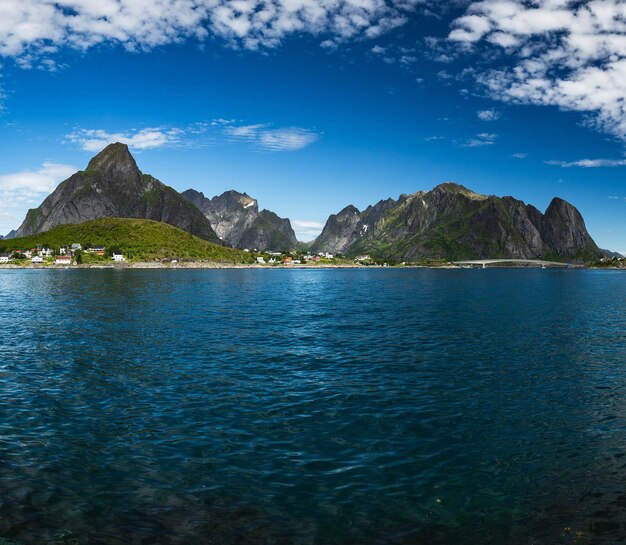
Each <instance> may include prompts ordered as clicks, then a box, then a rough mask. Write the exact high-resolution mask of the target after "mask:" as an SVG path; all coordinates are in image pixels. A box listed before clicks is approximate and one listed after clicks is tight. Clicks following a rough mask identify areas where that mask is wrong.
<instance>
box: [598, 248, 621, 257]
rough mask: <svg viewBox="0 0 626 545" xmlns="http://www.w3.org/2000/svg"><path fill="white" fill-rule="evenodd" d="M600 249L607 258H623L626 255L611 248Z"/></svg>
mask: <svg viewBox="0 0 626 545" xmlns="http://www.w3.org/2000/svg"><path fill="white" fill-rule="evenodd" d="M600 251H601V252H602V253H603V254H604V256H605V257H608V258H609V259H613V258H614V257H616V258H617V259H624V258H625V257H626V256H624V255H623V254H620V253H619V252H612V251H611V250H604V249H602V248H601V249H600Z"/></svg>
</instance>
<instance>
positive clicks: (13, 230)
mask: <svg viewBox="0 0 626 545" xmlns="http://www.w3.org/2000/svg"><path fill="white" fill-rule="evenodd" d="M16 233H17V231H16V230H15V229H12V230H11V231H9V232H8V233H7V234H6V235H4V237H0V238H5V239H6V238H15V235H16Z"/></svg>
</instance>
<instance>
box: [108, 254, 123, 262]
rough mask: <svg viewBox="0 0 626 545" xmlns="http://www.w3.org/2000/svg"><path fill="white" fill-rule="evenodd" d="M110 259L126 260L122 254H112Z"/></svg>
mask: <svg viewBox="0 0 626 545" xmlns="http://www.w3.org/2000/svg"><path fill="white" fill-rule="evenodd" d="M111 259H113V261H126V258H125V257H124V256H123V255H122V254H113V257H112V258H111Z"/></svg>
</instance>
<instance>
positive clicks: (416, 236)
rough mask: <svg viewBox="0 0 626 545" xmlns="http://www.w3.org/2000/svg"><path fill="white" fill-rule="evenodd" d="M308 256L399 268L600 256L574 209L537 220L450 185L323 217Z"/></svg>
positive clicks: (521, 208)
mask: <svg viewBox="0 0 626 545" xmlns="http://www.w3.org/2000/svg"><path fill="white" fill-rule="evenodd" d="M312 251H316V252H321V251H327V252H331V253H344V254H347V255H356V254H361V253H368V254H371V255H373V256H376V257H380V258H386V259H397V260H403V261H414V260H419V259H426V258H436V259H478V258H523V259H534V258H541V257H544V258H547V257H551V258H570V259H591V258H594V257H597V256H598V255H600V250H599V249H598V248H597V246H596V245H595V243H594V242H593V240H592V239H591V237H590V236H589V233H588V232H587V230H586V228H585V223H584V221H583V219H582V217H581V215H580V213H579V212H578V210H576V208H574V207H573V206H572V205H570V204H568V203H566V202H565V201H563V200H562V199H554V200H553V201H552V203H551V204H550V206H549V207H548V210H547V211H546V213H545V214H542V213H541V212H540V211H539V210H537V209H536V208H535V207H533V206H531V205H526V204H524V203H523V202H522V201H519V200H517V199H514V198H513V197H503V198H500V197H495V196H487V195H480V194H478V193H475V192H473V191H471V190H469V189H467V188H465V187H463V186H461V185H458V184H452V183H445V184H441V185H438V186H437V187H435V188H434V189H432V190H431V191H419V192H417V193H414V194H412V195H401V196H400V198H399V199H398V200H393V199H388V200H386V201H381V202H379V203H378V204H376V205H375V206H372V207H368V208H367V209H366V210H365V211H363V212H359V211H358V210H357V209H356V208H355V207H354V206H348V207H346V208H344V209H343V210H342V211H341V212H339V213H338V214H334V215H331V216H330V217H329V218H328V221H327V222H326V225H325V227H324V229H323V231H322V233H321V234H320V236H319V237H318V238H317V239H316V240H315V241H314V243H313V245H312Z"/></svg>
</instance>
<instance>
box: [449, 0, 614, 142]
mask: <svg viewBox="0 0 626 545" xmlns="http://www.w3.org/2000/svg"><path fill="white" fill-rule="evenodd" d="M625 9H626V5H625V3H624V0H588V1H585V2H580V1H578V0H534V1H533V2H527V1H520V0H482V1H473V2H471V3H470V5H469V6H468V7H467V10H466V13H465V15H463V16H462V17H460V18H458V19H456V21H455V22H454V24H453V26H454V29H453V30H452V31H451V33H450V34H449V40H450V41H451V42H453V43H456V44H458V45H459V46H460V48H461V49H462V50H467V51H472V50H477V49H478V50H482V51H484V53H485V54H486V56H489V57H490V58H492V57H494V55H493V53H494V52H496V53H504V55H500V56H496V57H495V58H496V60H495V61H494V60H491V61H490V62H492V63H494V64H495V66H493V65H492V66H493V67H492V69H490V70H486V71H484V72H481V73H477V74H476V78H477V80H478V81H479V82H480V83H481V84H482V85H483V86H484V87H485V88H486V89H487V90H488V92H489V93H490V95H491V96H492V97H493V98H496V99H499V100H502V101H505V102H512V103H519V104H538V105H551V106H557V107H559V108H562V109H564V110H573V111H579V112H585V113H588V114H591V120H590V124H591V125H593V126H594V127H596V128H598V129H601V130H603V131H606V132H608V133H610V134H613V135H614V136H616V137H617V138H618V139H621V140H623V141H625V142H626V107H625V103H624V97H625V96H626V54H625V53H626V26H625V24H624V16H625ZM497 59H501V60H502V62H501V64H500V65H498V62H499V61H498V60H497ZM512 61H513V62H512Z"/></svg>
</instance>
